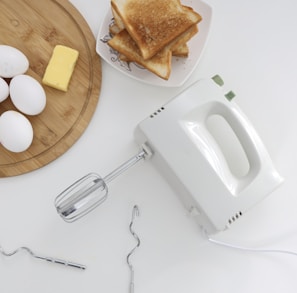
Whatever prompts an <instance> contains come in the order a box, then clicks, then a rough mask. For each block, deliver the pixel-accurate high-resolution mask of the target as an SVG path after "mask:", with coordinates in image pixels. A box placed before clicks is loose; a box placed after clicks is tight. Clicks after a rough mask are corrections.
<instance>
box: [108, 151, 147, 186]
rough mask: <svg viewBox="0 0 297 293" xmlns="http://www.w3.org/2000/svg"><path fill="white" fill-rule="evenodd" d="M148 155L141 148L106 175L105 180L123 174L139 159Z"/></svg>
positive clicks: (110, 179)
mask: <svg viewBox="0 0 297 293" xmlns="http://www.w3.org/2000/svg"><path fill="white" fill-rule="evenodd" d="M145 155H146V152H145V151H144V150H141V151H140V152H139V153H138V154H137V155H135V156H133V157H132V158H131V159H129V160H128V161H126V162H125V163H123V164H122V165H120V166H119V167H118V168H116V169H115V170H113V171H112V172H111V173H109V174H108V175H106V176H105V177H104V178H103V180H104V181H105V182H106V183H107V182H110V181H112V180H113V179H114V178H116V177H117V176H119V175H120V174H122V173H123V172H124V171H126V170H127V169H129V168H130V167H132V166H133V165H135V164H136V163H137V162H138V161H140V160H141V159H143V158H144V157H145Z"/></svg>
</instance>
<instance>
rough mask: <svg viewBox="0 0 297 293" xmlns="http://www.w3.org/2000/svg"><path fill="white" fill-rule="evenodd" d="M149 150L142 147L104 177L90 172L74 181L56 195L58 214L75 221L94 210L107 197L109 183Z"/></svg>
mask: <svg viewBox="0 0 297 293" xmlns="http://www.w3.org/2000/svg"><path fill="white" fill-rule="evenodd" d="M147 152H148V150H144V149H142V150H141V151H139V153H137V154H136V155H135V156H133V157H132V158H130V159H129V160H128V161H126V162H125V163H123V164H122V165H120V166H119V167H118V168H116V169H115V170H113V171H112V172H110V173H109V174H108V175H107V176H105V177H104V178H101V177H100V175H98V174H97V173H89V174H87V175H85V176H83V177H82V178H80V179H79V180H77V181H76V182H74V183H73V184H72V185H70V186H69V187H68V188H66V189H65V190H64V191H63V192H61V193H60V194H59V195H58V196H57V197H56V199H55V207H56V209H57V212H58V214H59V215H60V216H61V217H62V219H63V220H65V221H66V222H74V221H76V220H78V219H80V218H81V217H83V216H85V215H86V214H88V213H89V212H91V211H92V210H94V209H95V208H96V207H97V206H99V205H101V204H102V203H103V202H104V201H105V200H106V199H107V196H108V187H107V183H109V182H111V181H112V180H114V179H115V178H116V177H117V176H119V175H120V174H122V173H123V172H124V171H126V170H127V169H129V168H130V167H132V166H134V165H135V164H136V163H137V162H139V161H140V160H142V159H144V158H145V157H147V156H148V153H147Z"/></svg>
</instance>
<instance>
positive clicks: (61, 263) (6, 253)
mask: <svg viewBox="0 0 297 293" xmlns="http://www.w3.org/2000/svg"><path fill="white" fill-rule="evenodd" d="M21 250H24V251H26V252H27V253H29V254H30V255H31V256H32V257H34V258H37V259H40V260H45V261H48V262H52V263H55V264H60V265H64V266H69V267H73V268H76V269H81V270H85V269H86V266H84V265H82V264H78V263H74V262H70V261H66V260H63V259H58V258H52V257H48V256H41V255H37V254H35V253H34V252H33V251H32V250H31V249H30V248H28V247H25V246H22V247H19V248H17V249H15V250H13V251H12V252H6V251H4V249H3V248H2V246H0V253H1V254H2V255H4V256H8V257H9V256H13V255H15V254H17V253H18V252H20V251H21Z"/></svg>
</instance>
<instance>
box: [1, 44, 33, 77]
mask: <svg viewBox="0 0 297 293" xmlns="http://www.w3.org/2000/svg"><path fill="white" fill-rule="evenodd" d="M28 68H29V60H28V58H27V57H26V55H25V54H24V53H23V52H21V51H20V50H18V49H17V48H14V47H11V46H7V45H0V77H4V78H12V77H14V76H16V75H19V74H24V73H25V72H26V71H27V70H28Z"/></svg>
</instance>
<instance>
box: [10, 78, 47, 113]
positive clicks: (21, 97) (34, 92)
mask: <svg viewBox="0 0 297 293" xmlns="http://www.w3.org/2000/svg"><path fill="white" fill-rule="evenodd" d="M9 88H10V98H11V100H12V102H13V104H14V105H15V107H16V108H17V109H18V110H19V111H21V112H23V113H24V114H27V115H37V114H40V113H41V112H42V111H43V110H44V108H45V106H46V94H45V91H44V89H43V87H42V85H41V84H40V83H39V82H38V81H37V80H36V79H34V78H33V77H31V76H29V75H25V74H21V75H17V76H15V77H14V78H13V79H12V80H11V82H10V85H9Z"/></svg>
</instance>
